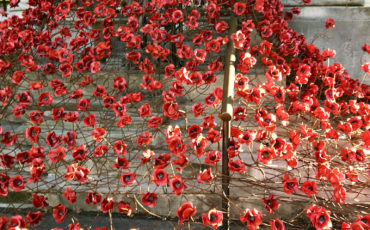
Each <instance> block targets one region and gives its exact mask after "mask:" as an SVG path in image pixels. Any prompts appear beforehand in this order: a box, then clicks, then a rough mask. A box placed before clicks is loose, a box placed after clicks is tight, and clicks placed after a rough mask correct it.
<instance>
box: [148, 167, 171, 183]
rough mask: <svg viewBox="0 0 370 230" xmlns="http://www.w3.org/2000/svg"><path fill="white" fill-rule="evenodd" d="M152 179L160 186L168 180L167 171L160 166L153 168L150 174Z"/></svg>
mask: <svg viewBox="0 0 370 230" xmlns="http://www.w3.org/2000/svg"><path fill="white" fill-rule="evenodd" d="M152 181H153V182H154V183H155V184H156V185H157V186H162V185H165V184H167V182H168V175H167V172H166V171H165V170H164V169H161V168H155V169H154V171H153V175H152Z"/></svg>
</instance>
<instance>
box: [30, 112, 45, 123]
mask: <svg viewBox="0 0 370 230" xmlns="http://www.w3.org/2000/svg"><path fill="white" fill-rule="evenodd" d="M43 114H44V113H43V112H40V111H37V110H36V111H31V112H30V114H29V118H30V121H31V122H32V123H33V124H41V123H42V122H43V121H44V119H43Z"/></svg>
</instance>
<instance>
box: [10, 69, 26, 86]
mask: <svg viewBox="0 0 370 230" xmlns="http://www.w3.org/2000/svg"><path fill="white" fill-rule="evenodd" d="M23 77H24V73H23V72H21V71H15V72H14V74H13V76H12V82H13V84H15V85H18V84H19V83H21V81H22V80H23Z"/></svg>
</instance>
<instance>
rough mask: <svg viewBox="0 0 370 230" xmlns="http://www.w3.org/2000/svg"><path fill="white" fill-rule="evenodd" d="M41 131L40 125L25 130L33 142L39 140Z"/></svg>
mask: <svg viewBox="0 0 370 230" xmlns="http://www.w3.org/2000/svg"><path fill="white" fill-rule="evenodd" d="M40 132H41V129H40V127H38V126H31V127H30V128H26V129H25V130H24V135H25V137H26V138H27V139H29V140H30V142H31V143H37V142H38V141H39V134H40Z"/></svg>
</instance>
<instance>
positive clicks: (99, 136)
mask: <svg viewBox="0 0 370 230" xmlns="http://www.w3.org/2000/svg"><path fill="white" fill-rule="evenodd" d="M104 135H105V128H100V127H97V128H95V129H94V130H93V131H92V132H91V137H92V138H93V139H94V141H96V142H97V143H100V142H101V141H102V140H103V136H104Z"/></svg>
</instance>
